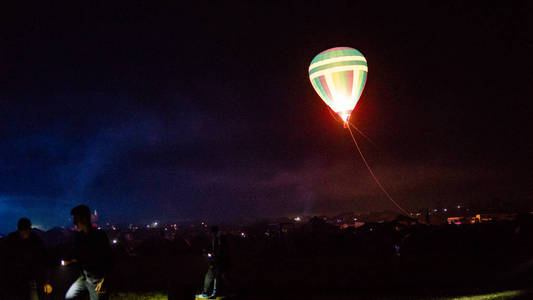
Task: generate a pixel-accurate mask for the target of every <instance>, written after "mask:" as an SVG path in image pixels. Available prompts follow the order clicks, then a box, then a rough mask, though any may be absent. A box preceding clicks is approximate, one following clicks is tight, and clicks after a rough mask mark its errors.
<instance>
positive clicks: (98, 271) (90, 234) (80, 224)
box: [64, 205, 113, 300]
mask: <svg viewBox="0 0 533 300" xmlns="http://www.w3.org/2000/svg"><path fill="white" fill-rule="evenodd" d="M70 214H71V215H72V216H73V217H74V219H73V223H74V225H76V228H78V230H79V232H78V234H77V236H76V238H75V241H74V251H73V256H72V259H71V260H68V261H65V263H64V264H65V265H69V264H71V263H77V264H78V265H79V267H80V269H81V275H80V277H78V279H77V280H76V281H75V282H74V283H73V284H72V285H71V286H70V288H69V289H68V291H67V294H66V295H65V299H74V298H77V297H79V296H80V295H81V294H82V293H84V292H86V291H87V292H88V293H89V296H90V298H91V300H105V299H108V294H107V289H106V286H105V283H104V282H105V279H106V277H107V275H108V274H109V272H110V271H111V267H112V263H113V254H112V251H111V245H110V244H109V239H108V238H107V235H106V234H105V232H104V231H101V230H98V229H96V228H94V227H93V226H92V225H91V211H90V210H89V207H87V206H85V205H78V206H76V207H74V208H73V209H72V211H71V212H70Z"/></svg>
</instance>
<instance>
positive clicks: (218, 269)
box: [197, 226, 228, 299]
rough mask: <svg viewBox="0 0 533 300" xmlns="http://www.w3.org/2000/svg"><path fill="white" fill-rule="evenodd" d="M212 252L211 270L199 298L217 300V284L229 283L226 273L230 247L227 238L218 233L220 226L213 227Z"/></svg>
mask: <svg viewBox="0 0 533 300" xmlns="http://www.w3.org/2000/svg"><path fill="white" fill-rule="evenodd" d="M210 251H211V252H210V253H208V257H209V268H208V269H207V273H206V274H205V278H204V287H203V290H202V293H201V294H198V295H197V297H199V298H209V299H216V297H217V295H218V294H217V288H219V287H220V286H217V284H219V283H220V279H223V280H224V281H227V278H226V271H227V268H228V247H227V242H226V238H225V236H224V235H221V234H220V233H219V231H218V226H213V227H211V250H210ZM211 285H213V289H212V292H211V295H209V296H208V291H209V288H210V287H211Z"/></svg>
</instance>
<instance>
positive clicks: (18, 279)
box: [1, 218, 52, 300]
mask: <svg viewBox="0 0 533 300" xmlns="http://www.w3.org/2000/svg"><path fill="white" fill-rule="evenodd" d="M1 252H2V253H3V255H2V256H3V257H2V258H3V259H4V261H5V262H4V264H3V265H4V268H5V270H4V271H6V272H7V274H8V276H7V278H6V279H7V282H6V284H7V286H6V291H4V292H5V293H6V295H4V297H7V299H17V300H18V299H30V300H39V295H40V292H39V290H40V289H38V287H43V283H46V284H45V285H44V287H43V289H42V290H43V291H44V292H45V293H47V294H48V293H50V292H51V291H52V286H51V285H49V284H48V277H49V276H48V267H49V264H48V259H47V253H46V248H45V246H44V243H43V241H42V240H41V238H40V237H39V236H37V235H36V234H35V233H34V232H32V231H31V221H30V219H28V218H21V219H20V220H19V221H18V223H17V231H15V232H12V233H10V234H9V235H8V236H7V237H6V239H5V242H4V243H3V245H2V251H1Z"/></svg>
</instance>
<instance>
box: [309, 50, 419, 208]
mask: <svg viewBox="0 0 533 300" xmlns="http://www.w3.org/2000/svg"><path fill="white" fill-rule="evenodd" d="M367 73H368V65H367V63H366V58H365V57H364V56H363V54H361V52H359V51H358V50H355V49H354V48H350V47H335V48H331V49H328V50H325V51H322V52H320V53H319V54H318V55H317V56H315V58H313V60H312V61H311V65H310V66H309V80H311V84H312V85H313V88H315V91H316V92H317V93H318V95H319V96H320V98H322V100H324V102H326V104H327V105H328V106H329V107H330V108H331V109H332V110H333V111H334V112H335V113H337V114H338V115H339V116H340V117H341V119H342V120H343V121H344V128H348V130H349V132H350V136H351V137H352V140H353V142H354V144H355V147H356V148H357V151H358V152H359V154H360V155H361V158H362V159H363V162H364V164H365V166H366V168H367V169H368V171H369V172H370V175H371V176H372V178H373V179H374V181H375V182H376V184H377V185H378V186H379V188H380V189H381V190H382V191H383V193H384V194H385V196H387V198H388V199H389V200H390V201H391V202H392V203H393V204H394V205H396V207H398V208H399V209H400V210H401V211H402V212H403V213H405V214H406V215H409V213H408V212H407V211H406V210H405V209H404V208H403V207H401V206H400V205H399V204H398V203H397V202H396V201H395V200H394V199H393V198H392V196H391V195H390V194H389V192H387V190H386V189H385V187H384V186H383V185H382V184H381V182H380V181H379V180H378V178H377V177H376V175H375V174H374V172H373V171H372V168H370V165H369V164H368V162H367V161H366V159H365V156H364V155H363V152H362V151H361V148H359V145H358V144H357V140H356V139H355V136H354V135H353V133H352V130H351V128H350V127H351V126H353V127H354V128H355V129H356V130H357V131H358V132H359V133H360V134H361V135H363V136H365V135H364V134H363V133H362V132H361V131H359V129H357V127H355V126H354V125H353V124H349V123H348V119H349V118H350V115H351V114H352V111H353V109H354V108H355V105H356V104H357V101H359V97H361V93H362V92H363V89H364V87H365V83H366V75H367ZM350 125H351V126H350ZM365 137H366V136H365Z"/></svg>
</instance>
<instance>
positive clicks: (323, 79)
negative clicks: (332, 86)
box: [318, 76, 333, 101]
mask: <svg viewBox="0 0 533 300" xmlns="http://www.w3.org/2000/svg"><path fill="white" fill-rule="evenodd" d="M318 80H320V85H321V86H322V89H324V92H325V93H326V97H327V98H328V101H333V97H332V96H331V92H330V90H329V87H328V83H327V82H326V76H319V77H318Z"/></svg>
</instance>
